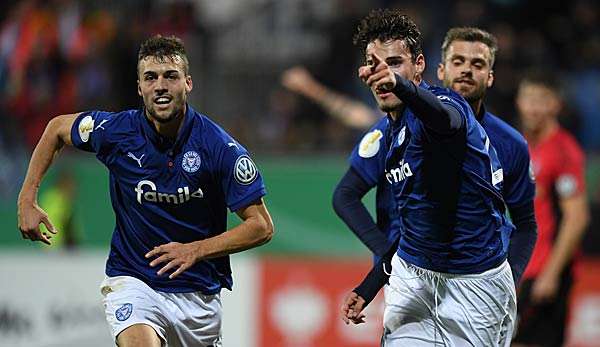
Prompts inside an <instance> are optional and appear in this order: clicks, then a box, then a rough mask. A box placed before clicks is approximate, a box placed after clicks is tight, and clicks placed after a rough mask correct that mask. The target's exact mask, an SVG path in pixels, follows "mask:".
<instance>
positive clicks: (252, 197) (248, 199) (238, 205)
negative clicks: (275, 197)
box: [228, 187, 267, 212]
mask: <svg viewBox="0 0 600 347" xmlns="http://www.w3.org/2000/svg"><path fill="white" fill-rule="evenodd" d="M265 195H267V191H266V189H265V188H264V187H260V188H258V189H257V190H255V191H253V192H251V193H249V194H246V196H244V198H243V199H241V200H239V201H236V202H235V203H233V204H230V205H229V206H228V207H229V210H230V211H231V212H236V211H238V210H240V209H242V208H244V207H247V206H249V205H250V204H251V203H252V202H254V201H256V200H258V199H260V198H262V197H263V196H265Z"/></svg>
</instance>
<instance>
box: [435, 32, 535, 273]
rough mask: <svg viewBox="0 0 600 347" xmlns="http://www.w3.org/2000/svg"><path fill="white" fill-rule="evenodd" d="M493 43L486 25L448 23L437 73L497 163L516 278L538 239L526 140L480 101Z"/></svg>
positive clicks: (489, 79) (489, 75) (490, 76)
mask: <svg viewBox="0 0 600 347" xmlns="http://www.w3.org/2000/svg"><path fill="white" fill-rule="evenodd" d="M497 50H498V44H497V41H496V38H495V37H494V36H493V35H492V34H490V33H489V32H487V31H485V30H481V29H479V28H472V27H461V28H452V29H450V30H448V32H447V33H446V37H445V38H444V42H443V43H442V62H441V63H440V64H439V66H438V71H437V75H438V78H439V79H440V81H442V82H443V84H444V86H445V87H447V88H452V89H453V90H454V91H456V92H457V93H459V94H460V95H462V96H463V97H464V98H465V100H466V101H467V102H468V103H469V104H470V105H471V108H472V109H473V112H474V113H475V117H476V118H477V120H478V121H479V123H480V124H481V125H482V126H483V129H485V132H486V133H487V134H488V136H489V138H490V141H491V143H492V145H493V146H494V148H495V149H496V153H497V154H498V159H499V160H500V163H501V165H502V170H503V174H504V185H503V190H502V196H503V197H504V201H505V203H506V205H507V207H508V211H509V214H510V217H511V219H512V222H513V224H514V225H515V227H516V229H515V232H514V233H513V234H512V235H511V240H510V249H509V254H508V262H509V264H510V266H511V269H512V272H513V277H514V279H515V283H518V282H519V280H520V278H521V275H522V274H523V272H524V271H525V268H526V266H527V264H528V262H529V259H530V257H531V254H532V252H533V247H534V245H535V241H536V238H537V226H536V222H535V214H534V209H533V199H534V197H535V181H534V177H533V170H532V168H531V167H530V163H531V161H530V157H529V150H528V148H527V141H526V140H525V138H524V137H523V135H521V134H520V133H519V132H518V131H516V130H515V129H514V128H512V127H511V126H510V125H508V124H507V123H505V122H504V121H503V120H501V119H500V118H499V117H497V116H495V115H494V114H492V113H490V112H489V111H488V110H487V109H486V108H485V106H484V103H483V99H484V97H485V94H486V91H487V89H488V88H490V87H491V86H492V85H493V83H494V70H493V67H494V62H495V58H496V52H497Z"/></svg>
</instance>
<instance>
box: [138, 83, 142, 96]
mask: <svg viewBox="0 0 600 347" xmlns="http://www.w3.org/2000/svg"><path fill="white" fill-rule="evenodd" d="M137 87H138V88H137V90H138V95H139V96H142V88H141V87H140V80H137Z"/></svg>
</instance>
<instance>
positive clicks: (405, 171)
mask: <svg viewBox="0 0 600 347" xmlns="http://www.w3.org/2000/svg"><path fill="white" fill-rule="evenodd" d="M389 143H390V145H389V150H388V153H387V156H386V165H385V176H386V179H387V181H388V182H389V183H391V184H392V185H394V184H400V183H403V182H404V181H406V180H407V179H408V178H410V177H412V176H413V175H414V173H415V169H416V168H417V167H418V166H419V165H420V158H421V157H422V147H421V144H420V139H419V136H418V134H416V133H415V131H413V130H411V127H410V126H409V125H408V124H406V123H402V124H401V125H400V126H399V127H398V130H397V131H394V132H393V134H392V136H391V138H390V142H389Z"/></svg>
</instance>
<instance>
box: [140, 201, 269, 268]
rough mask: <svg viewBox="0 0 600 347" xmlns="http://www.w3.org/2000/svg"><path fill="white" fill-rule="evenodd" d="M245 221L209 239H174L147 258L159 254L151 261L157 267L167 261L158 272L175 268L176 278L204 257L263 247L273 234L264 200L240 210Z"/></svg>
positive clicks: (151, 264)
mask: <svg viewBox="0 0 600 347" xmlns="http://www.w3.org/2000/svg"><path fill="white" fill-rule="evenodd" d="M237 214H238V215H239V216H240V218H241V219H242V220H243V221H244V222H243V223H242V224H240V225H238V226H236V227H234V228H232V229H229V230H228V231H226V232H224V233H222V234H219V235H217V236H213V237H211V238H208V239H204V240H199V241H194V242H190V243H179V242H170V243H167V244H164V245H161V246H158V247H154V249H153V250H151V251H150V252H148V253H147V254H146V258H152V257H157V258H155V259H154V260H152V261H151V262H150V266H152V267H154V266H156V265H158V264H161V263H165V262H167V264H166V265H164V266H163V267H162V268H161V269H160V270H158V272H157V274H158V275H162V274H164V273H166V272H170V271H171V270H173V269H175V271H174V272H173V273H172V274H171V275H170V276H169V278H175V277H176V276H178V275H179V274H180V273H182V272H183V271H185V270H187V269H189V268H190V267H191V266H192V265H194V264H195V263H196V262H198V261H200V260H202V259H208V258H216V257H221V256H224V255H228V254H232V253H237V252H241V251H244V250H247V249H250V248H253V247H257V246H260V245H262V244H265V243H267V242H269V241H270V240H271V238H272V237H273V231H274V227H273V221H272V219H271V215H270V214H269V211H267V207H266V206H265V203H264V201H263V200H262V199H260V200H259V201H257V202H255V203H254V204H251V205H249V206H246V207H244V208H242V209H240V210H238V211H237Z"/></svg>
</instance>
